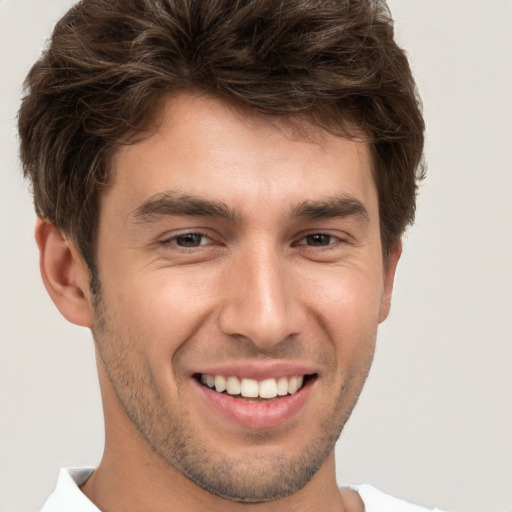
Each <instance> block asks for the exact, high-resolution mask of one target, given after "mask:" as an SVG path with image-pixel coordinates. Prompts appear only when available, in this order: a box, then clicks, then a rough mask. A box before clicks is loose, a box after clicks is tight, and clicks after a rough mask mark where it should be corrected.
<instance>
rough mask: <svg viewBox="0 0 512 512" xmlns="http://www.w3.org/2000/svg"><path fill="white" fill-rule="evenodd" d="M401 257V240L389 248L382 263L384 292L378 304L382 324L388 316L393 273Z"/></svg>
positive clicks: (393, 280)
mask: <svg viewBox="0 0 512 512" xmlns="http://www.w3.org/2000/svg"><path fill="white" fill-rule="evenodd" d="M401 255H402V240H400V239H398V240H396V241H395V242H394V243H393V245H392V246H391V251H390V253H389V256H388V258H387V260H386V261H385V262H384V290H383V293H382V297H381V302H380V313H379V323H381V322H384V320H386V318H387V317H388V315H389V310H390V308H391V296H392V294H393V284H394V282H395V272H396V267H397V265H398V260H399V259H400V256H401Z"/></svg>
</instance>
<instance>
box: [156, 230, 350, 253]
mask: <svg viewBox="0 0 512 512" xmlns="http://www.w3.org/2000/svg"><path fill="white" fill-rule="evenodd" d="M194 236H195V237H201V241H200V243H199V244H197V245H189V246H187V245H180V244H179V243H177V241H178V239H180V238H185V237H194ZM312 237H327V238H328V239H329V240H328V241H327V243H326V244H325V245H323V244H321V243H320V244H318V245H315V244H314V243H310V244H308V243H302V242H304V241H305V240H307V239H308V238H309V239H310V242H311V241H312V240H311V238H312ZM205 239H207V240H210V242H212V241H213V240H212V238H211V237H210V236H208V235H207V234H206V233H202V232H200V231H191V232H185V233H181V234H179V235H174V236H172V237H170V238H166V239H165V240H162V242H161V244H162V245H171V244H172V245H174V246H176V247H177V248H179V249H180V250H184V251H187V250H189V249H198V248H200V247H201V246H204V245H209V243H208V242H206V243H202V242H203V241H204V240H205ZM324 241H325V239H324ZM344 242H346V240H344V239H341V238H340V237H337V236H335V235H331V234H329V233H324V232H321V231H319V232H313V233H308V234H306V235H304V236H302V237H301V238H300V239H299V240H298V241H297V242H294V244H293V245H294V246H301V245H303V246H307V247H312V248H317V249H321V250H329V249H332V248H333V246H337V245H338V244H339V243H344Z"/></svg>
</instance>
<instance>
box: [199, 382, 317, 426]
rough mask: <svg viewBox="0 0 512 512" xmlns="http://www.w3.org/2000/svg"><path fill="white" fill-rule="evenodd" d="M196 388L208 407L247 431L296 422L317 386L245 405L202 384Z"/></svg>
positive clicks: (310, 383) (306, 385)
mask: <svg viewBox="0 0 512 512" xmlns="http://www.w3.org/2000/svg"><path fill="white" fill-rule="evenodd" d="M195 383H196V387H197V389H198V391H199V393H200V394H201V396H202V397H203V398H204V399H205V401H206V402H207V404H208V405H209V406H210V407H211V408H213V409H214V410H215V411H217V412H218V413H219V414H220V415H221V416H223V417H224V418H226V419H227V420H228V421H230V422H232V423H234V424H236V425H239V426H242V427H244V428H247V429H255V430H262V429H270V428H277V427H280V426H282V425H284V424H286V423H287V422H288V421H290V420H292V419H293V418H294V417H295V416H296V415H298V414H299V412H300V411H301V410H302V409H303V408H304V406H305V405H306V402H307V400H308V397H309V394H310V391H311V387H312V384H313V382H312V381H308V382H306V384H305V385H304V386H303V387H302V388H301V389H300V390H299V391H297V392H296V393H294V394H293V395H286V396H283V397H280V398H277V399H275V400H272V401H268V402H245V401H244V400H240V399H237V398H234V397H233V396H231V395H228V394H226V393H218V392H217V391H214V390H212V389H210V388H208V387H206V386H203V385H202V384H200V383H199V382H197V381H195Z"/></svg>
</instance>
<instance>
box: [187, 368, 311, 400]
mask: <svg viewBox="0 0 512 512" xmlns="http://www.w3.org/2000/svg"><path fill="white" fill-rule="evenodd" d="M195 377H196V378H197V380H198V381H199V382H200V383H201V384H202V385H203V386H205V387H207V388H210V389H211V390H213V391H216V392H217V393H224V394H228V395H231V396H232V397H233V398H239V399H241V400H244V401H257V402H260V401H269V400H272V399H278V398H280V397H285V396H289V395H294V394H295V393H297V392H298V391H299V390H301V389H302V388H303V387H304V386H305V385H306V384H307V383H308V382H309V381H311V380H313V379H314V378H315V377H316V374H312V375H294V376H290V377H288V376H283V377H278V378H270V379H264V380H256V379H248V378H238V377H234V376H229V377H226V376H224V375H207V374H198V375H196V376H195Z"/></svg>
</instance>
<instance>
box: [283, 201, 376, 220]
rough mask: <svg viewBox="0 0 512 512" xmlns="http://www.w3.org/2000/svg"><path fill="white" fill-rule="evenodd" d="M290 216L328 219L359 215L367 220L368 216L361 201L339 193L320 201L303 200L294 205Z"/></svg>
mask: <svg viewBox="0 0 512 512" xmlns="http://www.w3.org/2000/svg"><path fill="white" fill-rule="evenodd" d="M291 216H292V217H299V218H304V219H309V220H328V219H334V218H338V217H340V218H343V217H359V218H360V219H361V220H363V221H365V222H368V221H369V220H370V216H369V214H368V210H367V209H366V208H365V206H364V205H363V203H362V202H361V201H360V200H359V199H356V198H355V197H353V196H351V195H339V196H333V197H329V198H327V199H324V200H320V201H304V202H303V203H301V204H299V205H298V206H297V207H295V208H294V209H293V211H292V214H291Z"/></svg>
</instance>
